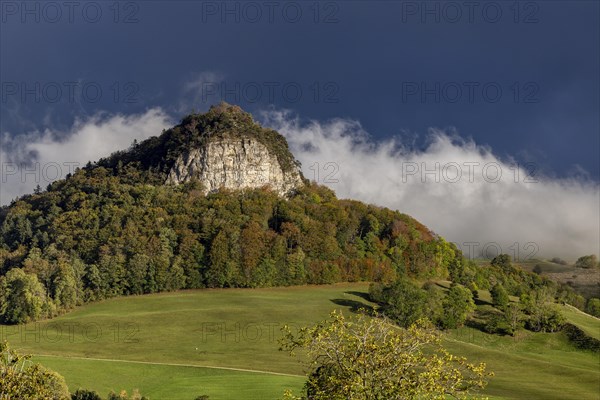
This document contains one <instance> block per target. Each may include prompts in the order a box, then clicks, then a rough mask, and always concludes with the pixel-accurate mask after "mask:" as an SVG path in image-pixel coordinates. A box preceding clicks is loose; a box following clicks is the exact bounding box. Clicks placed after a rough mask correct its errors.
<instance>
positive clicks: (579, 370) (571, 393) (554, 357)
mask: <svg viewBox="0 0 600 400" xmlns="http://www.w3.org/2000/svg"><path fill="white" fill-rule="evenodd" d="M367 288H368V285H367V284H337V285H330V286H303V287H291V288H271V289H227V290H196V291H183V292H176V293H164V294H156V295H148V296H139V297H128V298H119V299H112V300H107V301H104V302H101V303H96V304H90V305H86V306H85V307H81V308H78V309H77V310H75V311H73V312H71V313H69V314H67V315H63V316H61V317H59V318H56V319H54V320H51V321H43V322H39V323H35V324H29V325H26V326H22V327H2V326H0V333H1V334H2V336H3V337H4V338H7V339H8V340H9V341H10V343H11V345H12V346H14V347H15V348H19V349H21V350H23V351H26V352H31V353H34V354H39V355H45V356H40V357H37V360H39V361H40V362H42V363H43V364H45V365H47V366H48V367H50V368H53V369H55V370H56V371H58V372H59V373H61V374H63V375H64V376H65V378H66V379H67V383H68V384H69V386H70V388H71V389H73V390H74V389H76V388H77V387H80V386H81V387H86V388H91V389H94V390H96V391H98V392H99V393H101V394H102V395H106V394H107V393H108V392H109V391H110V390H119V389H127V390H129V391H131V390H132V389H134V388H138V389H140V391H141V392H142V393H143V394H146V395H148V396H150V398H151V399H152V400H165V399H166V400H170V399H174V400H178V399H182V400H184V399H189V400H192V399H193V398H195V396H198V395H200V394H208V395H210V399H211V400H214V399H239V398H243V399H277V398H279V397H280V394H281V393H282V390H283V388H285V387H290V388H295V389H299V388H300V387H301V385H302V382H303V378H301V377H298V376H287V375H275V374H269V373H260V372H250V371H234V370H228V369H213V368H203V367H225V368H239V369H246V370H257V371H262V372H273V373H283V374H290V375H300V374H302V372H303V371H302V369H301V367H300V366H299V365H298V363H297V362H296V361H295V360H293V359H291V358H289V357H288V356H287V355H286V354H284V353H281V352H279V351H278V350H277V347H278V346H277V337H278V333H279V328H280V327H281V326H282V325H283V324H290V325H292V326H304V325H307V324H312V323H314V322H316V321H318V320H320V319H323V318H325V317H326V316H327V315H328V313H329V312H330V311H331V310H333V309H335V308H337V309H343V310H346V312H349V311H348V310H349V309H351V308H355V307H358V306H360V305H361V304H362V305H368V304H367V302H366V301H365V300H364V299H363V297H361V296H362V294H364V292H366V291H367ZM361 293H362V294H361ZM584 317H585V316H584ZM569 318H570V317H569ZM583 324H584V325H586V326H587V327H588V328H589V329H595V328H596V329H598V328H599V327H600V323H599V322H598V320H593V319H592V320H587V319H584V322H583ZM446 344H447V346H448V347H449V349H450V350H451V351H453V352H454V353H456V354H461V355H465V356H467V357H468V358H469V359H471V360H472V361H485V362H487V363H488V365H489V368H490V369H491V370H492V371H494V372H495V373H496V377H495V378H493V379H492V380H491V382H490V386H489V389H488V390H487V391H486V394H487V395H488V396H490V398H492V399H524V398H527V399H544V400H545V399H561V400H563V399H578V400H579V399H598V396H597V389H598V385H599V384H600V372H599V367H600V366H599V363H598V361H599V360H598V355H597V354H593V353H590V352H583V351H577V350H575V349H574V347H573V346H572V345H571V344H569V343H568V341H567V340H566V338H565V337H564V335H563V334H562V333H556V334H533V333H525V332H524V333H522V334H520V335H519V336H518V337H517V338H516V339H515V338H511V337H499V336H491V335H487V334H483V333H481V332H479V331H475V330H473V329H471V328H462V329H459V330H456V331H453V332H451V333H450V334H449V335H448V337H447V339H446ZM68 357H83V358H90V359H79V358H68ZM96 359H111V360H115V359H117V360H126V361H137V362H149V363H158V364H143V363H129V362H118V361H101V360H96ZM168 364H171V365H168ZM172 364H177V365H172Z"/></svg>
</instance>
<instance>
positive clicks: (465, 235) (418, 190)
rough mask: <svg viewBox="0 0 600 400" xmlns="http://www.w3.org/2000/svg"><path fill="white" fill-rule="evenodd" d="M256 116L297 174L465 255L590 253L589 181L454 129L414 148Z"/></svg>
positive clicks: (341, 126) (592, 210) (598, 227)
mask: <svg viewBox="0 0 600 400" xmlns="http://www.w3.org/2000/svg"><path fill="white" fill-rule="evenodd" d="M263 119H264V121H265V123H266V124H267V125H269V126H270V127H272V128H274V129H276V130H278V131H279V132H281V133H282V134H283V135H284V136H285V137H286V138H287V140H288V142H289V144H290V148H291V150H292V152H293V153H294V155H295V156H296V157H297V158H298V159H299V160H300V161H301V162H302V166H303V172H304V175H305V176H306V177H307V178H309V179H311V180H316V181H318V182H319V183H321V184H325V185H327V186H329V187H331V188H332V189H333V190H335V192H336V193H337V195H338V196H339V197H341V198H353V199H359V200H362V201H365V202H368V203H373V204H378V205H383V206H387V207H389V208H392V209H397V210H399V211H401V212H404V213H407V214H409V215H411V216H413V217H415V218H417V219H418V220H419V221H421V222H423V223H425V224H426V225H427V226H428V227H430V229H432V230H434V231H435V232H436V233H439V234H441V235H442V236H444V237H445V238H446V239H447V240H449V241H452V242H454V243H456V244H458V245H459V247H460V248H461V249H462V250H463V252H464V253H465V255H468V256H471V257H476V256H481V255H483V256H487V257H492V256H494V255H496V254H498V252H500V251H501V252H503V253H508V254H510V255H512V256H513V257H516V258H517V259H520V260H525V259H528V258H538V257H554V256H558V257H563V258H567V259H570V260H574V259H576V258H577V257H579V256H581V255H583V254H591V253H595V254H598V253H599V246H600V215H599V213H600V210H599V208H600V190H599V185H598V183H597V182H593V181H590V180H586V179H585V178H581V175H580V177H577V178H564V179H556V178H549V177H546V176H543V175H542V174H541V172H540V171H538V170H537V168H536V166H535V165H533V164H525V165H517V164H516V163H515V162H514V160H512V159H508V160H507V159H500V158H499V157H497V156H496V155H494V153H493V152H492V149H491V148H489V147H486V146H481V145H478V144H477V143H475V142H474V141H473V140H466V139H463V138H461V137H460V136H458V134H457V132H455V131H443V130H437V129H431V130H430V132H429V134H428V142H427V143H428V144H427V146H425V148H424V149H415V148H414V147H413V146H407V145H405V143H403V141H402V140H401V139H400V138H393V139H390V140H384V141H379V142H375V141H374V140H372V138H371V137H370V135H369V134H368V133H367V132H365V130H364V129H363V128H362V127H361V125H360V123H358V122H357V121H351V120H344V119H335V120H331V121H327V122H316V121H311V122H308V123H302V122H300V120H299V119H298V118H297V117H295V116H294V115H292V114H291V113H289V112H282V111H269V112H266V113H264V114H263ZM482 253H483V254H482Z"/></svg>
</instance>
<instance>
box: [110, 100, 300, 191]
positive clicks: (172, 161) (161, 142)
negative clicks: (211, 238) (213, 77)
mask: <svg viewBox="0 0 600 400" xmlns="http://www.w3.org/2000/svg"><path fill="white" fill-rule="evenodd" d="M130 163H134V164H135V165H140V166H141V167H142V169H145V170H146V169H150V170H153V171H155V172H157V173H158V174H160V175H161V176H162V178H161V179H162V180H163V182H164V183H166V184H169V185H179V184H183V183H187V182H190V181H197V182H199V183H201V184H202V187H203V190H204V193H205V194H208V193H212V192H216V191H218V190H219V189H223V188H225V189H230V190H243V189H257V188H262V187H268V188H269V189H271V190H273V191H274V192H276V193H277V194H279V195H280V196H286V195H289V194H291V193H293V192H294V191H295V190H296V189H298V188H299V187H301V186H303V185H304V184H305V182H304V177H303V176H302V172H301V170H300V163H299V162H298V161H297V160H296V159H295V158H294V156H293V155H292V154H291V153H290V151H289V149H288V144H287V141H286V139H285V138H284V137H283V136H282V135H281V134H279V133H278V132H276V131H274V130H272V129H267V128H264V127H262V126H260V125H259V124H258V123H256V122H255V121H254V120H253V118H252V116H251V115H250V114H249V113H247V112H245V111H243V110H242V109H241V108H240V107H238V106H234V105H230V104H227V103H221V104H219V105H216V106H212V107H211V108H210V110H209V111H208V112H206V113H203V114H191V115H188V116H187V117H185V118H183V119H182V121H181V123H180V124H179V125H177V126H175V127H173V128H171V129H169V130H167V131H165V132H163V133H162V135H160V136H159V137H152V138H150V139H148V140H145V141H144V142H142V143H140V144H134V145H133V146H132V148H131V149H129V150H128V151H127V152H121V153H116V154H113V155H112V156H111V157H110V158H109V159H105V160H101V161H100V162H99V164H100V165H102V166H111V167H113V168H115V167H116V166H117V165H121V166H122V165H127V164H130Z"/></svg>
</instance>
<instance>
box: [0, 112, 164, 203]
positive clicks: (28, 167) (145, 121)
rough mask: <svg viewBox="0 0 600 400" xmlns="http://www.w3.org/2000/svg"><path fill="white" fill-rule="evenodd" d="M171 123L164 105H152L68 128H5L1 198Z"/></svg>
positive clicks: (0, 150)
mask: <svg viewBox="0 0 600 400" xmlns="http://www.w3.org/2000/svg"><path fill="white" fill-rule="evenodd" d="M171 125H173V123H172V121H171V119H170V117H169V116H168V115H167V114H166V113H165V112H164V111H163V110H162V109H160V108H152V109H149V110H147V111H146V112H144V113H141V114H133V115H122V114H117V115H107V114H102V113H99V114H96V115H94V116H92V117H90V118H87V119H80V120H76V121H75V123H74V124H73V126H72V127H71V129H70V130H69V131H68V132H58V131H54V130H52V129H46V130H44V131H32V132H29V133H27V134H23V135H17V136H13V137H11V135H9V134H8V133H5V134H4V135H3V137H2V139H1V146H0V160H1V163H0V164H1V168H2V169H1V177H0V203H1V204H2V205H5V204H8V203H9V202H10V201H12V200H13V199H15V198H16V197H19V196H21V195H24V194H27V193H31V192H33V190H34V188H35V187H36V186H37V185H40V187H42V188H45V187H46V186H47V185H48V184H49V183H51V182H53V181H55V180H56V179H60V178H63V177H64V176H65V175H66V174H67V173H69V172H73V170H74V168H75V167H83V166H84V165H85V164H86V163H87V162H88V161H96V160H98V159H99V158H102V157H106V156H108V155H110V154H111V153H112V152H114V151H116V150H122V149H126V148H128V147H129V146H130V145H131V143H132V142H133V140H134V139H136V140H138V141H140V140H144V139H146V138H148V137H150V136H155V135H158V134H160V132H161V131H162V129H164V128H168V127H169V126H171Z"/></svg>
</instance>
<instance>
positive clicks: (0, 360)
mask: <svg viewBox="0 0 600 400" xmlns="http://www.w3.org/2000/svg"><path fill="white" fill-rule="evenodd" d="M30 358H31V356H29V355H21V354H19V353H17V352H16V351H15V350H12V349H10V348H9V347H8V344H7V343H6V342H3V343H0V399H28V400H47V399H52V400H68V399H70V396H69V390H68V389H67V385H66V383H65V380H64V378H63V377H62V376H60V375H59V374H57V373H56V372H54V371H51V370H49V369H46V368H44V367H42V366H41V365H39V364H34V363H32V362H31V361H30Z"/></svg>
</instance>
